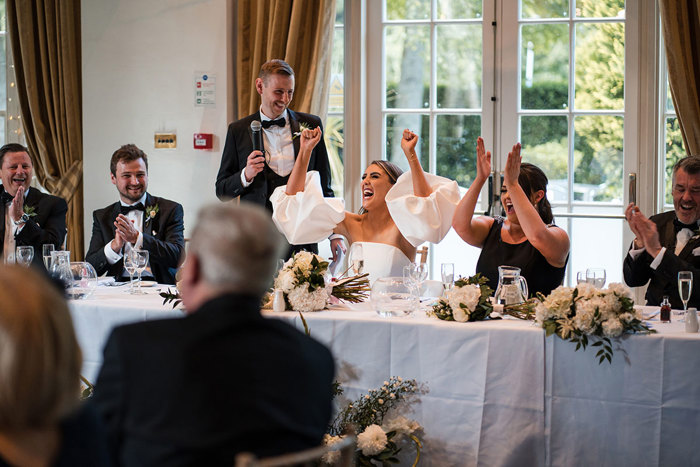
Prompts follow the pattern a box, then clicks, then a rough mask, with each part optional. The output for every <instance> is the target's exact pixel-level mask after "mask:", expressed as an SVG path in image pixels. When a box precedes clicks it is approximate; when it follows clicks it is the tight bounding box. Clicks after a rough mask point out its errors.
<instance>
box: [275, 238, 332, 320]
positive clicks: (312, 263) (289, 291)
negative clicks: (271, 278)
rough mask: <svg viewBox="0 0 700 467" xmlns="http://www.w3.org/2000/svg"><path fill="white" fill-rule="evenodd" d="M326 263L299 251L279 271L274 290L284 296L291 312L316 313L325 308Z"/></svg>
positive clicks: (326, 295) (314, 255)
mask: <svg viewBox="0 0 700 467" xmlns="http://www.w3.org/2000/svg"><path fill="white" fill-rule="evenodd" d="M327 270H328V261H324V260H323V258H321V257H320V256H318V255H316V254H314V253H309V252H308V251H300V252H297V253H295V254H294V256H292V257H291V258H290V259H289V260H287V262H286V263H284V266H283V267H282V269H281V270H280V271H279V274H278V275H277V278H276V279H275V289H279V290H281V291H282V293H283V294H284V297H285V300H286V301H287V302H288V303H289V305H290V306H291V308H292V309H293V310H297V311H303V312H306V311H318V310H322V309H324V308H325V306H326V302H327V300H328V295H329V293H328V291H327V290H326V278H325V275H326V271H327Z"/></svg>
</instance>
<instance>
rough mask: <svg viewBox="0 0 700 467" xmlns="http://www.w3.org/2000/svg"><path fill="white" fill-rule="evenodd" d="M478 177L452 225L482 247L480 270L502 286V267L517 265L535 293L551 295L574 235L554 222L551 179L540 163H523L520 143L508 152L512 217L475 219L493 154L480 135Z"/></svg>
mask: <svg viewBox="0 0 700 467" xmlns="http://www.w3.org/2000/svg"><path fill="white" fill-rule="evenodd" d="M476 153H477V170H476V179H475V180H474V182H473V183H472V185H471V186H470V187H469V191H467V194H466V195H464V198H462V201H460V203H459V205H458V206H457V211H456V212H455V215H454V219H453V220H452V227H454V229H455V231H456V232H457V234H459V236H460V237H462V239H463V240H464V241H465V242H467V243H469V244H470V245H473V246H476V247H479V248H481V255H480V256H479V261H478V262H477V263H476V272H479V273H481V274H482V275H484V276H486V277H487V278H488V279H489V285H490V286H491V288H493V289H495V288H496V286H497V285H498V266H505V265H507V266H516V267H519V268H520V269H521V275H522V276H523V277H525V279H526V280H527V284H528V288H529V292H530V295H534V294H535V292H541V293H543V294H545V295H547V294H549V293H550V292H551V291H552V290H553V289H555V288H556V287H557V286H559V285H561V283H562V281H563V279H564V271H565V269H566V262H567V261H568V259H569V246H570V245H569V236H568V235H567V233H566V232H565V231H564V230H563V229H561V228H559V227H557V226H555V225H554V224H552V220H553V216H552V208H551V206H550V205H549V201H547V177H546V176H545V174H544V172H542V170H540V169H539V168H538V167H537V166H534V165H532V164H527V163H521V159H522V158H521V156H520V143H517V144H516V145H515V146H513V149H512V151H511V152H509V153H508V160H507V162H506V167H505V171H504V173H503V178H504V181H503V186H502V187H501V204H502V205H503V208H504V209H505V211H506V217H505V218H502V217H496V218H493V217H488V216H481V217H474V208H475V207H476V202H477V199H478V197H479V192H480V191H481V188H482V187H483V186H484V183H485V182H486V180H487V179H488V176H489V173H490V172H491V153H490V152H486V151H485V149H484V140H483V139H482V138H481V137H479V139H478V140H477V145H476Z"/></svg>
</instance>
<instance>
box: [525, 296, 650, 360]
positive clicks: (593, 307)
mask: <svg viewBox="0 0 700 467" xmlns="http://www.w3.org/2000/svg"><path fill="white" fill-rule="evenodd" d="M538 299H539V302H540V303H538V304H537V306H536V308H535V320H536V322H537V324H539V325H540V326H542V327H543V328H544V329H545V331H546V334H547V336H551V335H552V334H556V335H557V336H559V337H560V338H562V339H564V340H568V341H570V342H574V343H576V350H578V349H579V348H583V349H584V350H585V349H586V347H587V346H588V344H589V341H591V340H593V341H594V342H593V344H591V346H592V347H600V349H599V350H598V353H597V354H596V358H598V359H599V361H598V364H601V363H603V361H605V360H607V361H608V363H611V362H612V355H613V348H612V343H611V340H610V339H612V338H617V337H619V336H621V335H622V334H623V333H636V332H638V333H646V334H651V333H654V332H656V331H655V330H653V329H649V327H648V326H647V325H646V324H644V323H643V322H642V316H641V313H640V312H638V311H636V310H635V309H634V301H633V300H632V293H631V292H630V290H629V289H628V288H627V287H626V286H624V285H623V284H618V283H612V284H610V285H609V286H608V288H607V289H597V288H595V287H594V286H593V285H592V284H586V283H583V284H578V285H577V286H576V287H564V286H560V287H557V288H556V289H554V290H553V291H552V293H551V294H549V296H547V297H544V296H541V295H540V296H539V297H538Z"/></svg>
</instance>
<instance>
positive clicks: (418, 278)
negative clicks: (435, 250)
mask: <svg viewBox="0 0 700 467" xmlns="http://www.w3.org/2000/svg"><path fill="white" fill-rule="evenodd" d="M410 274H411V280H412V281H413V282H414V283H415V285H416V295H418V296H420V288H421V286H422V285H423V281H424V280H425V279H426V278H427V277H428V268H427V266H426V265H425V263H416V264H414V265H413V267H412V268H411V273H410Z"/></svg>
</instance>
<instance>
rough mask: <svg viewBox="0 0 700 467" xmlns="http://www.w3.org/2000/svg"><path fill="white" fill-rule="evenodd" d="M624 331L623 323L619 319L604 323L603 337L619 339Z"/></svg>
mask: <svg viewBox="0 0 700 467" xmlns="http://www.w3.org/2000/svg"><path fill="white" fill-rule="evenodd" d="M623 329H624V328H623V326H622V323H621V322H620V320H619V319H617V318H613V319H609V320H607V321H604V322H603V335H605V337H617V336H619V335H620V334H622V331H623Z"/></svg>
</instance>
